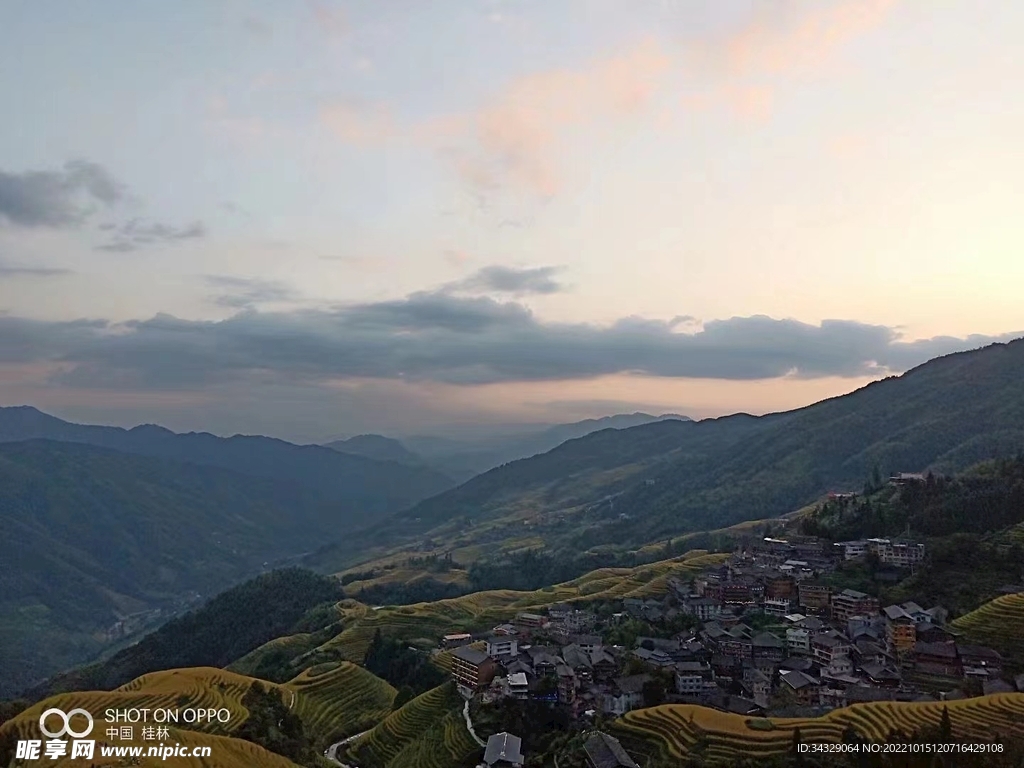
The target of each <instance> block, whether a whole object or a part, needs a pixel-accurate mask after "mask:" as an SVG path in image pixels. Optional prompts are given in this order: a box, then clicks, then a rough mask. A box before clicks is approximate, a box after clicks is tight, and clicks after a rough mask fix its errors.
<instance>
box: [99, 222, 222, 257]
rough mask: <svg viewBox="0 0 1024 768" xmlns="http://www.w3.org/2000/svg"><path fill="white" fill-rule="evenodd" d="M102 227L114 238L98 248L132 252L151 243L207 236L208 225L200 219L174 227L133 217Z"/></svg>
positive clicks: (168, 242)
mask: <svg viewBox="0 0 1024 768" xmlns="http://www.w3.org/2000/svg"><path fill="white" fill-rule="evenodd" d="M101 229H103V230H106V231H111V232H112V233H113V239H112V240H111V241H110V242H107V243H103V244H102V245H98V246H96V249H97V250H99V251H110V252H113V253H130V252H132V251H137V250H139V249H140V248H145V247H146V246H150V245H166V244H172V243H177V242H180V241H182V240H195V239H198V238H201V237H205V236H206V227H205V225H204V224H203V223H202V222H200V221H196V222H193V223H192V224H189V225H187V226H184V227H173V226H170V225H168V224H161V223H159V222H144V221H142V220H141V219H132V220H130V221H127V222H125V223H124V224H114V225H110V224H107V225H104V226H103V227H101Z"/></svg>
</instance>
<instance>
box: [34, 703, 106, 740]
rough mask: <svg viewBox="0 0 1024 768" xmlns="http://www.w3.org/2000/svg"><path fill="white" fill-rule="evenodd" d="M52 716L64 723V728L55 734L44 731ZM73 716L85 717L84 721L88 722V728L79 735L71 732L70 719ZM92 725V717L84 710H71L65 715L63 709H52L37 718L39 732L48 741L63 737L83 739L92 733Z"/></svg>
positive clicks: (93, 723)
mask: <svg viewBox="0 0 1024 768" xmlns="http://www.w3.org/2000/svg"><path fill="white" fill-rule="evenodd" d="M53 715H56V716H57V717H59V718H60V719H61V720H63V721H64V727H63V728H61V729H60V730H59V731H57V732H56V733H54V732H52V731H48V730H46V721H47V720H48V719H49V718H50V717H51V716H53ZM75 715H82V716H83V717H85V719H86V720H88V721H89V726H88V727H87V728H86V729H85V730H84V731H82V732H81V733H77V732H75V731H73V730H71V718H72V717H74V716H75ZM93 725H95V722H94V721H93V719H92V715H90V714H89V713H88V712H86V711H85V710H84V709H72V710H71V711H70V712H68V713H66V714H65V712H64V710H63V709H56V708H54V709H48V710H46V711H45V712H43V714H41V715H40V716H39V730H40V731H42V732H43V736H46V737H47V738H50V739H59V738H60V737H61V736H64V735H68V736H74V737H75V738H76V739H84V738H85V737H86V736H88V735H89V734H90V733H92V728H93Z"/></svg>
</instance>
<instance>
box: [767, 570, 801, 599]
mask: <svg viewBox="0 0 1024 768" xmlns="http://www.w3.org/2000/svg"><path fill="white" fill-rule="evenodd" d="M764 596H765V599H767V600H772V599H780V598H781V599H786V600H792V599H793V598H795V597H796V579H795V578H794V577H793V576H785V575H782V574H780V575H778V576H769V577H767V578H766V579H765V581H764Z"/></svg>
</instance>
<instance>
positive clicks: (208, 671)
mask: <svg viewBox="0 0 1024 768" xmlns="http://www.w3.org/2000/svg"><path fill="white" fill-rule="evenodd" d="M252 682H253V679H252V678H249V677H244V676H242V675H237V674H234V673H232V672H226V671H224V670H222V669H214V668H212V667H196V668H190V669H176V670H168V671H164V672H154V673H152V674H148V675H143V676H142V677H139V678H137V679H135V680H133V681H132V682H130V683H128V684H126V685H123V686H121V687H120V688H117V689H115V690H113V691H85V692H78V693H65V694H60V695H58V696H52V697H50V698H48V699H46V700H44V701H41V702H39V703H37V704H34V705H33V706H31V707H29V708H28V709H27V710H26V711H25V712H23V713H21V714H20V715H18V717H16V718H14V719H13V720H10V721H9V722H7V723H5V724H4V725H3V727H2V728H0V738H2V737H4V736H6V735H8V734H13V736H14V738H16V739H18V738H21V739H38V738H40V734H39V730H38V722H39V715H40V714H41V713H42V712H43V711H45V710H47V709H49V708H51V707H57V708H60V709H63V710H64V711H65V712H67V711H70V710H72V709H76V708H82V709H85V710H87V711H88V712H90V713H91V714H92V715H93V717H94V718H95V729H94V731H93V735H94V738H96V739H97V741H98V742H100V741H103V740H104V738H105V733H106V729H107V727H108V726H110V725H112V724H113V723H112V722H108V721H107V720H106V719H105V717H104V714H105V712H106V710H107V709H129V708H140V709H142V708H149V709H157V708H166V709H172V710H182V709H184V708H186V707H190V708H199V707H202V708H214V709H221V708H224V709H227V710H228V711H229V713H230V720H229V722H228V723H226V724H220V723H216V722H215V723H213V724H212V725H209V724H202V725H197V724H187V725H186V724H185V723H179V724H178V725H177V726H176V727H173V728H171V729H170V738H169V739H168V741H169V742H170V743H178V744H183V745H189V746H210V747H211V749H212V759H213V761H212V762H211V758H206V759H203V758H181V757H176V758H174V760H175V761H176V762H175V764H176V765H182V766H189V768H192V767H193V766H195V768H200V767H207V768H208V766H211V765H216V766H217V768H293V766H294V764H293V763H292V762H291V761H289V760H286V759H285V758H283V757H281V756H279V755H275V754H274V753H272V752H268V751H267V750H265V749H263V748H262V747H259V746H257V745H255V744H252V743H250V742H248V741H244V740H241V739H233V738H230V737H229V734H230V733H231V732H232V731H233V730H235V729H236V728H238V727H239V726H240V725H241V724H242V723H243V722H245V719H246V717H248V714H249V713H248V711H247V710H246V709H245V707H243V706H242V703H241V702H242V697H243V696H244V695H245V693H246V691H248V690H249V686H250V685H252ZM264 684H265V685H266V686H268V687H271V688H275V687H278V686H274V685H273V684H271V683H264ZM133 736H134V739H133V740H132V741H110V742H108V743H111V744H114V745H116V746H128V745H136V746H143V747H147V746H150V745H151V743H152V742H146V741H144V740H142V733H141V726H139V725H136V726H134V733H133ZM97 757H98V755H97ZM97 764H98V763H97ZM112 764H113V763H111V765H112ZM138 764H139V765H166V763H165V762H163V761H162V760H161V759H159V758H143V759H142V762H141V763H138ZM47 765H55V766H63V765H69V766H72V765H81V760H74V761H72V760H70V759H61V760H56V761H47Z"/></svg>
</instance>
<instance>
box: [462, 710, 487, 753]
mask: <svg viewBox="0 0 1024 768" xmlns="http://www.w3.org/2000/svg"><path fill="white" fill-rule="evenodd" d="M462 716H463V717H464V718H465V720H466V729H467V730H468V731H469V735H470V736H472V737H473V741H475V742H476V743H477V744H479V745H480V746H481V747H486V746H487V742H486V741H484V740H483V739H481V738H480V737H479V736H477V735H476V731H474V730H473V721H472V720H470V719H469V699H466V706H464V707H463V708H462Z"/></svg>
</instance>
